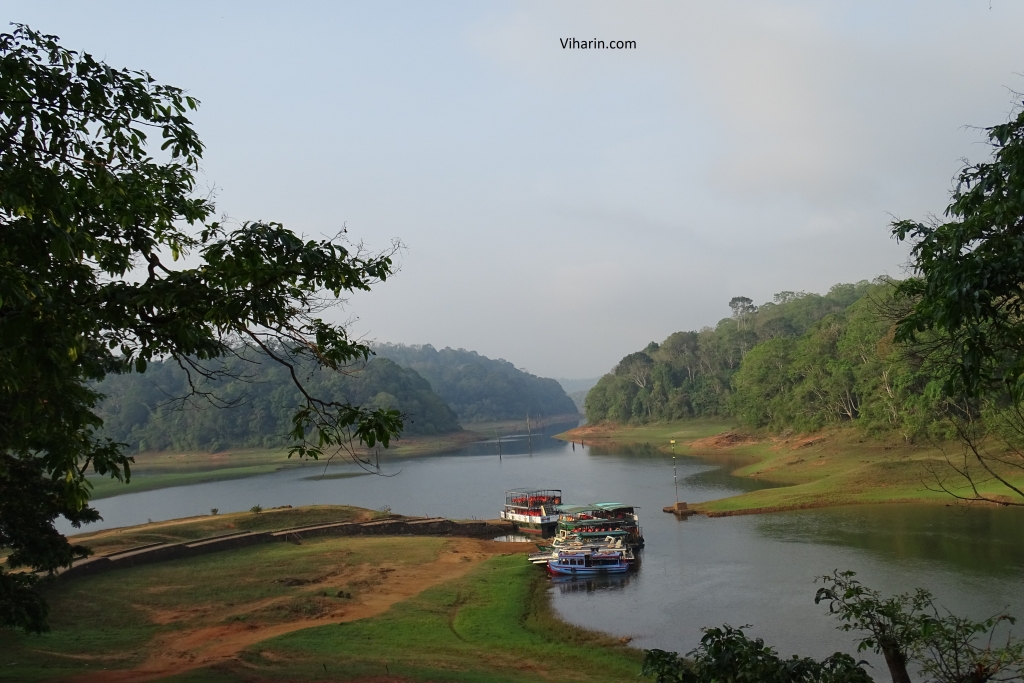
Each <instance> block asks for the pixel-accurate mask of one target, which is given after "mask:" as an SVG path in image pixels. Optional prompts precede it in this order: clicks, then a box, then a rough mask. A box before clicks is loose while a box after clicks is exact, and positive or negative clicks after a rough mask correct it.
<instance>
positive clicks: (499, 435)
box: [494, 429, 501, 461]
mask: <svg viewBox="0 0 1024 683" xmlns="http://www.w3.org/2000/svg"><path fill="white" fill-rule="evenodd" d="M494 435H495V436H496V437H498V460H499V461H500V460H501V434H499V433H498V430H497V429H495V430H494Z"/></svg>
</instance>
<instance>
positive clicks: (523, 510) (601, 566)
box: [501, 489, 644, 576]
mask: <svg viewBox="0 0 1024 683" xmlns="http://www.w3.org/2000/svg"><path fill="white" fill-rule="evenodd" d="M501 518H502V519H505V520H508V521H510V522H512V523H513V524H515V525H516V529H517V530H519V531H522V532H526V533H537V534H541V535H543V536H545V537H553V538H552V540H551V544H550V545H540V544H538V548H539V550H540V552H537V553H533V554H531V555H530V562H532V563H534V564H543V565H545V566H546V567H547V570H548V571H549V572H551V573H552V574H568V575H576V576H588V575H594V574H622V573H625V572H627V571H629V569H630V567H631V566H633V564H634V563H635V562H636V556H635V555H634V550H635V549H637V548H642V547H643V545H644V536H643V530H642V529H641V528H640V520H639V518H638V517H637V514H636V508H635V506H633V505H627V504H624V503H611V502H602V503H588V504H585V505H569V504H564V503H562V492H561V491H560V490H558V489H543V490H523V491H507V492H506V493H505V509H504V510H502V512H501Z"/></svg>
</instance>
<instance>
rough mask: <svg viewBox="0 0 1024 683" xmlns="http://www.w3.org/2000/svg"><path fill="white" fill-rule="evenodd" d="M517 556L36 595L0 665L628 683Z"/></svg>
mask: <svg viewBox="0 0 1024 683" xmlns="http://www.w3.org/2000/svg"><path fill="white" fill-rule="evenodd" d="M364 512H365V511H364ZM264 514H267V513H264ZM253 517H260V518H262V517H263V515H253ZM193 523H194V522H182V523H181V524H179V526H188V525H189V524H193ZM521 546H522V547H521ZM527 547H532V545H531V544H502V543H496V542H493V541H482V540H474V539H461V538H460V539H455V538H429V537H426V538H425V537H392V538H387V537H381V538H375V537H374V538H371V537H349V538H322V539H316V540H310V541H307V542H303V543H302V544H301V545H293V544H273V545H266V546H256V547H251V548H244V549H240V550H236V551H226V552H220V553H215V554H211V555H207V556H202V557H198V558H192V559H189V560H178V561H172V562H166V563H162V564H157V565H147V566H142V567H134V568H130V569H124V570H118V571H113V572H110V573H107V574H101V575H97V576H94V577H87V578H81V579H75V580H72V581H69V582H67V583H65V584H58V585H56V586H51V587H50V588H48V589H47V598H48V599H49V600H50V603H51V606H52V613H51V621H52V626H53V631H52V632H51V633H49V634H45V635H43V636H27V635H24V634H21V633H17V632H11V631H4V630H0V645H2V647H0V666H2V670H3V671H4V677H5V679H6V678H8V677H9V678H10V679H11V680H22V681H57V680H68V679H72V678H75V679H77V680H89V681H101V682H102V681H129V680H130V681H141V680H167V681H179V682H180V681H193V682H200V681H211V682H213V681H217V682H235V681H239V682H240V681H271V680H324V679H329V680H366V679H367V678H368V677H369V678H372V679H373V680H379V681H536V680H551V681H635V680H637V672H638V671H639V661H640V653H639V652H638V651H637V650H634V649H632V648H629V647H627V646H626V645H625V644H623V643H621V642H620V641H619V640H616V639H612V638H610V637H607V636H603V635H600V634H595V633H591V632H587V631H584V630H581V629H577V628H575V627H572V626H570V625H567V624H564V623H561V622H560V621H558V619H557V618H556V616H555V615H554V614H553V613H552V611H551V609H550V607H549V605H548V600H547V595H546V591H545V586H546V579H545V578H544V576H543V574H542V572H540V571H538V569H537V568H536V567H534V566H532V565H529V564H528V563H526V561H525V559H524V557H523V555H522V554H521V552H522V551H523V550H525V549H526V548H527Z"/></svg>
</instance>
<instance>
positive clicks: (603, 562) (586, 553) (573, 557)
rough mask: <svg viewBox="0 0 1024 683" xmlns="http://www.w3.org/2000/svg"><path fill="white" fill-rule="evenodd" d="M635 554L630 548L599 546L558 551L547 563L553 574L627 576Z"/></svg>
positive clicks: (552, 554)
mask: <svg viewBox="0 0 1024 683" xmlns="http://www.w3.org/2000/svg"><path fill="white" fill-rule="evenodd" d="M632 560H633V554H632V553H631V552H630V551H629V549H628V548H625V549H617V548H616V549H612V548H604V547H597V546H590V547H582V548H573V549H564V550H556V551H554V552H552V553H551V557H550V559H548V561H547V566H548V571H549V572H551V573H552V574H566V575H572V576H593V575H597V574H625V573H626V572H628V571H629V565H630V563H631V562H632Z"/></svg>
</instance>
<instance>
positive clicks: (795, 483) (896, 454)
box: [556, 420, 1005, 516]
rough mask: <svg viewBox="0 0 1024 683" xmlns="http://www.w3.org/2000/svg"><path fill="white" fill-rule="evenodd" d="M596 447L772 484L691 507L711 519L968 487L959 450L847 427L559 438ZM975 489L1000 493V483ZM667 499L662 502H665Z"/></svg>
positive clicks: (939, 498)
mask: <svg viewBox="0 0 1024 683" xmlns="http://www.w3.org/2000/svg"><path fill="white" fill-rule="evenodd" d="M556 438H560V439H564V440H566V441H576V442H580V441H583V442H584V443H586V444H587V445H589V446H594V447H599V448H603V447H614V446H616V445H635V444H649V445H651V446H652V447H653V448H656V449H657V450H659V451H660V452H663V453H665V454H667V455H668V454H671V453H672V446H671V445H670V443H669V440H670V439H675V440H676V445H675V453H676V454H677V455H685V456H694V457H697V458H700V459H702V460H705V461H708V462H711V463H717V464H721V465H722V466H724V467H727V468H728V469H729V470H730V471H731V473H732V474H734V475H736V476H741V477H750V478H752V479H756V480H759V481H763V482H765V484H766V485H770V486H771V487H770V488H764V489H760V490H757V491H750V492H747V493H744V494H741V495H738V496H732V497H729V498H722V499H718V500H713V501H708V502H704V503H697V504H695V505H691V506H690V507H691V508H693V509H694V510H697V511H698V512H702V513H705V514H708V515H711V516H721V515H734V514H756V513H762V512H778V511H782V510H796V509H803V508H813V507H825V506H832V505H850V504H856V503H897V502H928V503H939V504H951V503H953V502H955V501H956V498H954V497H953V496H952V495H950V494H949V493H947V492H945V491H943V490H942V488H941V486H940V482H941V483H942V485H944V486H945V487H946V488H948V489H951V490H952V491H954V492H956V493H958V494H960V495H964V496H966V495H969V494H970V487H969V485H968V483H967V482H966V481H965V480H963V478H962V477H959V476H958V475H957V474H956V472H955V471H954V470H953V469H952V468H951V467H950V466H949V463H948V462H947V458H949V459H950V460H953V461H955V459H956V458H962V457H963V456H962V453H961V451H960V447H959V444H956V443H947V444H942V445H934V444H928V445H919V444H908V443H906V442H904V441H903V440H902V439H900V438H898V437H891V438H866V437H865V436H863V435H862V434H859V433H858V432H857V431H856V430H852V429H832V430H822V431H820V432H816V433H814V434H802V435H790V436H785V437H782V436H766V435H759V434H754V433H750V432H744V431H742V430H739V429H737V428H736V426H735V425H734V424H732V423H729V422H712V421H702V420H687V421H679V422H668V423H660V424H653V425H641V426H621V425H610V424H598V425H585V426H583V427H578V428H576V429H572V430H570V431H567V432H564V433H562V434H559V435H558V436H557V437H556ZM979 490H981V491H982V492H984V493H986V494H991V495H1001V494H1003V493H1004V492H1005V489H1001V488H1000V486H999V485H998V483H995V482H983V483H981V484H980V485H979ZM670 502H671V501H666V503H670Z"/></svg>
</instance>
